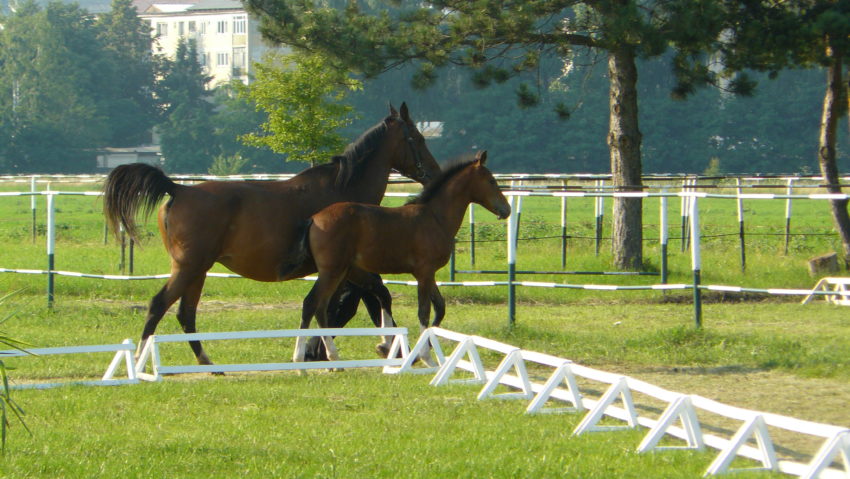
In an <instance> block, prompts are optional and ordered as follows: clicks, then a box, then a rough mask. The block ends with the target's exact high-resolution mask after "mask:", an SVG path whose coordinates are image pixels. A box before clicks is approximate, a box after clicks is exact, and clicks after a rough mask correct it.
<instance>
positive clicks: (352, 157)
mask: <svg viewBox="0 0 850 479" xmlns="http://www.w3.org/2000/svg"><path fill="white" fill-rule="evenodd" d="M387 118H389V117H387ZM386 132H387V122H386V119H384V120H382V121H381V122H380V123H378V124H377V125H375V126H373V127H372V128H370V129H368V130H366V132H364V133H363V134H362V135H360V137H359V138H357V139H356V140H354V141H352V142H351V143H349V144H348V146H346V147H345V151H343V152H342V154H341V155H335V156H333V157H332V158H331V161H330V162H329V163H324V164H321V165H316V166H313V167H311V168H307V169H306V170H304V171H302V172H301V173H299V175H303V174H305V173H307V172H309V171H312V172H316V171H317V170H318V171H322V172H324V171H325V170H328V171H327V172H328V173H331V172H332V171H333V170H334V169H335V170H336V179H335V180H334V187H336V188H337V189H339V190H344V189H345V188H346V187H347V186H348V185H350V184H351V182H352V181H353V180H354V179H355V178H357V177H358V176H360V174H361V173H362V171H363V167H364V166H365V165H366V164H367V163H368V160H369V158H371V156H372V153H374V152H375V149H376V148H377V147H378V145H380V144H381V142H382V141H383V140H384V135H385V134H386Z"/></svg>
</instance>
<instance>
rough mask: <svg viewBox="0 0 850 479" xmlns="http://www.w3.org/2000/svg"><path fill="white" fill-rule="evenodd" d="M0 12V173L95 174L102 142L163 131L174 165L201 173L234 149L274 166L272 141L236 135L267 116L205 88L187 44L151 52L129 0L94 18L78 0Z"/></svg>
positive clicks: (135, 139) (134, 140) (117, 0)
mask: <svg viewBox="0 0 850 479" xmlns="http://www.w3.org/2000/svg"><path fill="white" fill-rule="evenodd" d="M15 5H16V7H15V10H14V11H13V12H10V13H9V14H8V15H6V16H0V171H2V172H3V173H30V172H42V173H73V172H91V171H93V169H94V167H95V162H94V159H95V156H96V154H97V152H98V151H99V150H101V149H102V148H104V147H132V146H138V145H142V144H150V142H151V133H152V129H153V128H154V127H156V129H157V131H159V132H161V134H162V138H161V142H162V151H163V154H164V156H165V157H167V158H168V160H169V161H168V165H167V168H168V169H169V171H172V172H199V171H200V172H205V171H207V169H208V168H209V167H210V166H211V164H212V162H213V160H214V158H216V157H231V156H234V155H239V156H242V157H244V159H245V162H246V163H248V164H250V165H255V167H256V168H258V169H263V170H269V171H280V170H281V166H282V164H283V162H282V161H281V160H280V157H279V155H274V154H273V153H272V152H271V151H269V150H268V149H257V148H248V147H245V146H244V145H242V144H241V143H240V142H239V141H238V140H237V137H238V136H239V135H243V134H247V133H250V132H251V131H252V129H254V130H255V129H256V128H257V127H258V125H259V124H260V123H261V122H262V121H263V117H262V115H259V114H258V113H257V112H256V111H255V109H254V107H253V106H252V105H250V104H248V103H246V102H245V101H240V100H238V99H234V95H233V94H232V93H231V92H230V88H229V86H228V87H224V88H222V89H220V91H217V92H210V91H208V89H207V82H208V81H209V78H208V77H206V76H205V75H204V73H203V71H202V70H201V67H200V65H199V64H198V60H197V53H196V51H195V49H194V46H193V45H192V44H190V43H184V44H182V45H181V47H180V50H179V52H178V54H177V56H176V58H164V57H162V56H159V55H155V54H153V53H152V39H151V34H150V26H149V25H148V24H147V23H146V22H144V21H142V20H141V19H140V18H139V17H138V15H137V12H136V9H135V7H134V6H133V5H132V2H131V0H114V1H113V3H112V9H111V11H110V12H108V13H105V14H103V15H98V16H93V15H91V14H89V12H87V11H85V10H83V9H81V8H80V7H79V6H78V5H77V4H65V3H62V2H51V3H49V4H47V5H46V6H45V7H41V6H39V5H38V4H36V3H35V2H34V1H32V0H26V1H23V2H16V3H15Z"/></svg>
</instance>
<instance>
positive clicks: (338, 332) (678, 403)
mask: <svg viewBox="0 0 850 479" xmlns="http://www.w3.org/2000/svg"><path fill="white" fill-rule="evenodd" d="M316 335H333V336H394V341H393V344H392V349H391V351H390V355H389V358H390V359H354V360H345V361H333V362H328V361H315V362H303V363H292V362H285V363H253V364H218V365H206V366H198V365H171V366H167V365H163V364H162V362H161V357H160V351H159V348H160V346H161V345H163V344H167V343H174V342H186V341H189V340H203V341H211V340H213V341H214V340H234V339H243V340H244V339H248V340H250V339H261V338H295V337H299V336H316ZM441 340H442V341H443V342H450V343H455V346H454V347H453V348H452V351H451V353H450V354H449V355H446V354H445V353H444V349H443V346H442V345H441ZM428 346H430V350H431V354H432V355H433V356H434V358H435V359H436V363H437V364H438V366H436V367H427V366H421V365H419V364H418V363H416V361H415V360H416V358H418V357H419V355H420V351H422V350H423V349H424V348H426V347H428ZM479 349H485V350H488V351H493V352H496V353H499V354H501V355H502V360H501V362H500V363H499V365H498V366H497V367H496V368H495V369H494V370H492V371H489V370H487V368H486V366H485V364H484V362H483V361H482V360H481V356H480V354H479ZM134 350H135V346H134V345H133V343H132V341H130V340H129V339H128V340H125V341H124V342H123V343H121V344H112V345H102V346H73V347H61V348H43V349H33V350H30V351H29V353H33V354H36V355H39V356H48V355H58V354H81V353H104V352H114V353H115V355H114V357H113V359H112V361H111V362H110V364H109V366H108V367H107V370H106V373H104V375H103V377H102V378H101V379H100V380H98V381H79V382H65V383H49V384H43V383H39V384H20V385H15V386H14V387H18V388H47V387H55V386H60V385H64V384H86V385H116V384H136V383H138V382H139V379H143V380H147V381H160V380H162V376H163V375H164V374H184V373H214V372H237V371H279V370H305V369H327V368H332V369H336V368H343V369H344V368H363V367H381V368H383V371H384V372H385V373H388V374H400V373H432V374H434V377H433V379H432V380H431V384H432V385H434V386H439V385H443V384H448V383H456V382H463V383H468V384H479V385H483V387H482V389H481V390H480V392H479V393H478V395H477V398H478V399H479V400H484V399H491V398H495V399H523V400H526V401H529V403H528V406H527V407H526V409H525V410H526V413H528V414H536V413H564V412H572V413H579V414H584V417H583V418H582V420H581V421H580V422H579V424H578V426H576V428H575V429H574V430H573V434H574V435H579V434H584V433H586V432H594V431H616V430H618V429H624V428H628V429H634V428H638V427H646V428H649V432H648V433H647V435H646V436H645V437H644V439H643V440H642V441H641V443H640V444H639V445H638V446H637V451H638V452H641V453H645V452H650V451H661V450H664V449H671V448H687V449H698V450H703V449H705V448H706V447H710V448H713V449H717V450H719V451H720V453H719V455H718V456H717V457H716V458H715V460H714V461H713V462H712V463H711V465H710V466H709V467H708V469H707V470H706V472H705V474H706V475H715V474H721V473H725V472H731V471H733V470H734V469H732V465H733V461H734V460H735V458H737V457H744V458H748V459H752V460H755V461H757V462H758V463H760V464H761V468H762V469H765V470H771V471H775V472H782V473H786V474H791V475H795V476H799V477H803V478H806V479H810V478H811V479H814V478H818V477H820V478H826V479H831V478H839V477H841V478H847V477H848V476H850V429H846V428H842V427H838V426H832V425H827V424H819V423H814V422H810V421H803V420H799V419H794V418H790V417H786V416H780V415H777V414H771V413H763V412H759V411H752V410H747V409H741V408H737V407H732V406H728V405H725V404H721V403H718V402H716V401H713V400H711V399H706V398H704V397H700V396H695V395H685V394H680V393H676V392H672V391H668V390H665V389H662V388H660V387H658V386H654V385H652V384H649V383H646V382H644V381H640V380H637V379H634V378H631V377H628V376H623V375H619V374H612V373H609V372H605V371H600V370H596V369H592V368H588V367H585V366H581V365H579V364H575V363H573V362H572V361H569V360H566V359H563V358H559V357H555V356H551V355H548V354H542V353H537V352H533V351H524V350H522V349H520V348H517V347H515V346H511V345H508V344H504V343H500V342H498V341H493V340H491V339H487V338H483V337H480V336H474V335H467V334H461V333H457V332H453V331H449V330H445V329H441V328H430V329H427V330H425V331H424V332H423V333H422V335H421V336H420V337H419V340H418V341H417V342H416V344H415V345H414V347H413V348H409V346H408V342H407V329H406V328H359V329H305V330H300V329H298V330H276V331H239V332H223V333H221V332H220V333H193V334H171V335H154V336H151V337H150V338H149V339H148V341H147V342H146V343H145V345H144V347H143V349H142V353H141V356H140V358H139V360H138V361H135V362H134V360H133V351H134ZM27 355H28V353H26V352H22V351H18V350H10V351H0V359H5V358H11V357H22V356H27ZM396 355H400V356H401V357H399V358H396V357H395V356H396ZM122 362H123V363H124V364H125V365H126V369H127V378H126V379H117V378H116V377H115V374H116V372H117V370H118V368H119V367H120V365H121V363H122ZM528 363H532V364H535V365H537V368H536V369H535V371H539V370H540V369H539V367H541V366H542V367H544V368H550V371H551V373H550V374H549V376H548V378H547V379H546V381H545V382H543V383H538V382H534V381H532V378H531V377H530V375H529V374H528V369H527V367H526V365H527V364H528ZM148 366H149V367H150V372H145V369H146V368H147V367H148ZM459 372H465V373H466V375H467V376H469V374H468V373H471V376H472V377H471V378H465V379H461V378H457V377H454V378H453V376H456V375H458V374H459ZM577 378H583V379H585V380H590V381H594V382H597V383H602V384H605V385H607V389H606V390H605V392H604V393H603V394H602V395H601V396H600V397H599V398H597V399H594V398H590V397H587V396H586V395H584V394H582V392H581V390H580V389H579V385H578V381H577ZM500 386H501V387H505V386H506V387H508V388H509V389H510V390H509V391H508V392H500V391H498V389H499V388H500ZM502 389H504V388H502ZM633 392H638V393H641V394H644V395H646V396H650V397H652V398H654V399H656V400H660V401H662V402H664V403H666V404H667V406H666V409H665V410H664V411H663V413H662V414H661V415H660V416H659V417H657V418H652V417H647V416H645V415H641V414H640V413H639V412H638V408H637V407H636V406H635V399H634V397H633V394H632V393H633ZM701 412H705V413H711V414H715V415H720V416H724V417H726V418H729V419H732V420H735V421H738V422H740V423H741V425H740V427H739V429H738V430H737V432H736V433H735V434H734V435H733V436H732V437H731V438H725V437H721V436H718V435H715V434H707V433H705V432H704V430H703V428H702V427H701V425H700V421H699V414H700V413H701ZM606 416H607V417H609V418H614V419H619V420H620V421H622V422H623V424H621V425H613V426H612V425H602V424H600V421H601V420H602V418H603V417H606ZM769 428H779V429H782V430H784V431H787V432H791V433H797V434H803V435H808V436H814V437H818V438H823V439H824V442H823V445H822V446H821V448H820V450H819V451H818V452H817V453H816V454H815V456H814V457H813V458H812V459H811V461H809V462H808V463H800V462H795V461H791V460H786V459H782V458H780V457H778V456H777V454H776V448H775V446H774V443H773V438H772V436H771V434H770V430H769ZM665 436H671V437H672V438H676V439H679V440H682V441H684V444H683V445H681V446H678V447H671V446H665V447H659V445H658V444H659V442H660V441H661V439H662V438H663V437H665ZM751 439H752V440H755V442H756V444H757V447H753V446H751V445H749V444H748V441H750V440H751ZM834 461H839V462H840V465H841V466H842V467H843V469H836V468H835V467H833V462H834Z"/></svg>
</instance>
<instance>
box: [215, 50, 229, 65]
mask: <svg viewBox="0 0 850 479" xmlns="http://www.w3.org/2000/svg"><path fill="white" fill-rule="evenodd" d="M228 57H229V55H228V54H227V53H219V54H217V55H216V57H215V64H216V65H217V66H220V67H221V66H227V65H228V64H229V63H230V62H229V60H230V58H228Z"/></svg>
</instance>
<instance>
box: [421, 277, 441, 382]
mask: <svg viewBox="0 0 850 479" xmlns="http://www.w3.org/2000/svg"><path fill="white" fill-rule="evenodd" d="M416 281H417V283H418V286H417V293H418V301H419V332H420V333H422V332H423V331H425V330H426V329H427V328H428V316H430V315H431V299H432V298H433V297H434V293H433V292H434V291H435V290H436V289H437V284H436V282H435V281H434V272H430V273H429V274H420V275H416ZM437 294H439V293H437ZM419 359H420V360H421V361H422V362H424V363H425V364H427V365H428V366H432V367H433V366H436V365H437V363H436V362H434V360H433V359H432V358H431V348H430V345H426V346H425V347H424V348H422V353H421V354H420V355H419Z"/></svg>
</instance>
